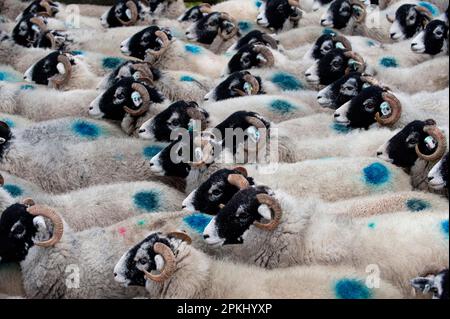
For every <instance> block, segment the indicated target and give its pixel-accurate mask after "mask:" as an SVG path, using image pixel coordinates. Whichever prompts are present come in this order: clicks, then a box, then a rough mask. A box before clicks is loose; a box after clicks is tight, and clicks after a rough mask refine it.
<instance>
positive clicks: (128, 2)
mask: <svg viewBox="0 0 450 319" xmlns="http://www.w3.org/2000/svg"><path fill="white" fill-rule="evenodd" d="M149 11H150V10H149V8H148V7H147V6H145V5H144V3H143V1H139V0H116V1H115V2H114V5H113V6H112V7H110V8H108V10H106V11H105V12H104V13H102V15H101V17H100V23H101V25H102V26H103V27H105V28H116V27H122V26H123V27H129V26H135V25H144V24H147V23H148V20H149V19H148V15H149Z"/></svg>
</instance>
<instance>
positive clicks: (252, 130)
mask: <svg viewBox="0 0 450 319" xmlns="http://www.w3.org/2000/svg"><path fill="white" fill-rule="evenodd" d="M247 132H248V135H249V137H250V138H251V139H252V141H253V142H255V143H257V142H258V141H259V139H260V137H261V134H260V133H259V130H258V129H257V128H256V127H254V126H250V127H249V128H248V129H247Z"/></svg>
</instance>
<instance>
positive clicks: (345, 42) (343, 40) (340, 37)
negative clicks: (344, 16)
mask: <svg viewBox="0 0 450 319" xmlns="http://www.w3.org/2000/svg"><path fill="white" fill-rule="evenodd" d="M333 40H334V41H335V42H340V43H342V45H343V46H344V48H345V49H346V50H348V51H352V45H351V43H350V41H348V39H347V38H346V37H344V36H343V35H337V34H336V35H334V36H333Z"/></svg>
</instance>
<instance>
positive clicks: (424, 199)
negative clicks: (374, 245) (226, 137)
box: [182, 167, 448, 218]
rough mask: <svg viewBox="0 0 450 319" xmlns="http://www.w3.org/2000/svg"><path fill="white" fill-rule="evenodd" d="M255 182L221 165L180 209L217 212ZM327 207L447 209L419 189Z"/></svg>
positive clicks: (354, 213) (351, 210) (355, 211)
mask: <svg viewBox="0 0 450 319" xmlns="http://www.w3.org/2000/svg"><path fill="white" fill-rule="evenodd" d="M254 185H255V181H254V179H253V178H252V177H250V176H248V172H247V170H246V169H245V168H243V167H235V168H232V169H220V170H218V171H216V172H214V173H213V174H212V175H211V176H210V177H209V178H208V180H207V181H206V182H204V183H203V184H201V185H200V186H199V187H198V188H196V189H195V190H193V191H192V192H191V193H190V194H189V195H188V196H187V197H186V199H185V200H184V201H183V203H182V209H183V211H186V212H188V213H191V214H193V213H196V212H204V213H207V214H210V215H217V214H218V213H219V211H220V209H221V207H222V205H225V204H226V203H228V202H229V201H230V200H231V198H232V197H233V196H234V195H235V194H236V193H237V192H238V191H239V190H240V189H243V188H246V187H251V186H254ZM322 205H325V206H326V208H327V209H326V211H327V212H329V213H331V214H339V215H345V216H351V217H362V218H366V217H371V216H377V215H382V214H389V213H395V212H398V211H410V212H422V213H425V212H430V211H442V212H446V211H447V212H448V201H447V200H446V199H445V198H442V197H441V196H437V195H434V194H430V193H425V192H418V191H414V192H411V191H406V192H396V193H393V194H389V193H386V194H381V195H370V196H368V197H354V198H351V199H347V200H341V201H338V202H331V203H328V202H324V203H323V204H322Z"/></svg>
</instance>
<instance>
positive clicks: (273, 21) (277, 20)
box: [256, 0, 302, 31]
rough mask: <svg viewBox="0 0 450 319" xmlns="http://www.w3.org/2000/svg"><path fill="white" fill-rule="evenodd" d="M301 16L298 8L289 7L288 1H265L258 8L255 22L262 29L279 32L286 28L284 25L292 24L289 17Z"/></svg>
mask: <svg viewBox="0 0 450 319" xmlns="http://www.w3.org/2000/svg"><path fill="white" fill-rule="evenodd" d="M301 15H302V11H301V10H300V8H299V7H297V6H292V5H290V4H289V1H288V0H265V1H263V4H262V5H261V6H260V7H259V14H258V17H257V18H256V22H257V23H258V25H260V26H262V27H264V28H269V29H273V30H275V31H280V30H282V29H284V28H286V25H288V24H292V22H291V21H290V19H291V17H295V18H296V17H298V16H301Z"/></svg>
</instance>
